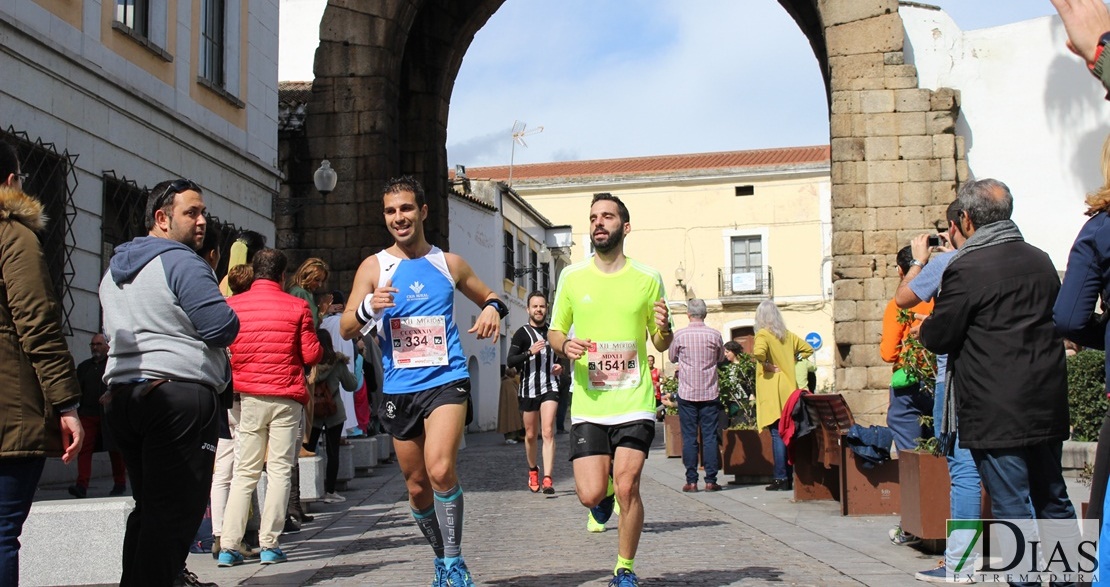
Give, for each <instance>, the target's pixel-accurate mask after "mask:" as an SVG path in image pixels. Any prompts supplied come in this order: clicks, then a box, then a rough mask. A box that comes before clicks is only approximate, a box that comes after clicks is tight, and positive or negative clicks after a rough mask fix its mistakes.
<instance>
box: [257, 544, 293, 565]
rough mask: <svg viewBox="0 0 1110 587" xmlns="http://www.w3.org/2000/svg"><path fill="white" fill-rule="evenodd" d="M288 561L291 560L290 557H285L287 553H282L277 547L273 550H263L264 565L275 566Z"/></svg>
mask: <svg viewBox="0 0 1110 587" xmlns="http://www.w3.org/2000/svg"><path fill="white" fill-rule="evenodd" d="M287 560H289V557H287V556H285V553H284V552H282V551H281V549H280V548H278V547H276V546H275V547H273V548H263V549H262V561H261V563H262V564H264V565H274V564H277V563H283V562H285V561H287Z"/></svg>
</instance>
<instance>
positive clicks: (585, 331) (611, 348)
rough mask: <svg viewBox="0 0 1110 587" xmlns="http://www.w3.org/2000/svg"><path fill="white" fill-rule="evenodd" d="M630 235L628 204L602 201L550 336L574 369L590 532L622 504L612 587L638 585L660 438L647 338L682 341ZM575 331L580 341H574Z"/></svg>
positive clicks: (581, 489)
mask: <svg viewBox="0 0 1110 587" xmlns="http://www.w3.org/2000/svg"><path fill="white" fill-rule="evenodd" d="M631 230H632V225H631V224H630V222H629V214H628V208H627V207H625V205H624V203H623V202H621V201H620V199H619V198H617V197H615V196H613V195H611V194H608V193H601V194H594V199H593V202H592V203H591V205H590V240H591V241H592V243H593V246H594V253H595V254H594V256H593V257H591V258H590V259H588V260H587V261H585V262H582V263H578V264H575V265H572V266H570V267H567V268H566V269H564V270H563V272H562V274H561V275H560V277H559V287H558V290H557V293H556V298H555V305H554V310H553V313H552V322H551V328H550V330H549V331H548V342H549V344H550V345H551V348H553V349H557V350H558V351H559V352H560V354H563V355H565V356H566V357H567V358H569V359H570V360H571V361H573V365H574V376H573V379H574V384H573V385H574V401H573V402H572V403H571V423H572V428H571V438H570V443H571V457H570V458H571V460H572V461H573V462H574V481H575V486H576V488H577V491H578V499H579V501H581V502H582V505H585V506H586V507H588V508H590V514H589V520H588V523H587V527H588V528H589V529H590V530H591V531H601V530H604V528H605V522H606V521H607V520H608V519H609V516H610V515H612V513H613V507H614V497H615V498H616V501H617V503H619V505H620V510H621V516H620V520H619V523H618V532H619V546H618V552H617V566H616V569H615V570H614V572H613V580H612V581H611V582H610V583H609V585H610V587H638V586H639V580H638V579H637V578H636V574H635V572H633V568H632V567H633V561H634V559H635V557H636V549H637V548H638V547H639V544H640V533H641V532H642V530H643V526H644V507H643V502H642V501H641V500H640V490H639V487H640V476H641V474H642V473H643V469H644V460H645V459H646V458H647V453H648V450H649V449H650V448H651V442H652V440H653V439H654V438H655V392H654V389H653V387H652V384H651V373H650V371H649V370H648V367H647V340H648V339H649V338H650V339H651V343H652V345H654V346H655V348H656V349H657V350H659V351H665V350H667V348H668V347H669V346H670V344H671V340H672V338H673V335H672V334H671V322H670V312H669V310H668V309H667V301H666V299H665V298H664V295H663V279H662V278H661V277H660V276H659V272H658V271H656V270H654V269H652V268H650V267H648V266H646V265H643V264H642V263H639V262H637V261H634V260H632V259H629V258H628V257H626V256H625V255H624V236H625V235H626V234H628V233H629V231H631ZM571 326H573V327H574V333H575V334H574V337H573V338H572V337H568V336H567V332H569V331H570V328H571ZM610 471H612V476H613V480H612V484H610V479H609V475H610ZM614 491H615V496H614Z"/></svg>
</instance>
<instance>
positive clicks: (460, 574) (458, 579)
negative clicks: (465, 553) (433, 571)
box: [443, 558, 474, 587]
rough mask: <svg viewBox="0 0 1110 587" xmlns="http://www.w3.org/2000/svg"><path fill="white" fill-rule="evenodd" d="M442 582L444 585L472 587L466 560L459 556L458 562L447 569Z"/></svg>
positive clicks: (447, 586) (448, 586)
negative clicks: (445, 577) (445, 578)
mask: <svg viewBox="0 0 1110 587" xmlns="http://www.w3.org/2000/svg"><path fill="white" fill-rule="evenodd" d="M443 584H444V585H445V586H446V587H474V580H473V579H471V578H470V571H469V570H468V569H467V568H466V561H464V560H462V559H461V558H460V559H459V562H457V563H455V564H454V566H452V567H451V568H449V569H447V580H446V581H445V582H444V583H443Z"/></svg>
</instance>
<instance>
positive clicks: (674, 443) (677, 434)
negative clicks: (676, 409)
mask: <svg viewBox="0 0 1110 587" xmlns="http://www.w3.org/2000/svg"><path fill="white" fill-rule="evenodd" d="M663 444H664V446H665V448H666V451H667V458H673V457H681V456H682V424H681V423H680V422H679V420H678V414H674V415H671V414H667V415H665V416H663Z"/></svg>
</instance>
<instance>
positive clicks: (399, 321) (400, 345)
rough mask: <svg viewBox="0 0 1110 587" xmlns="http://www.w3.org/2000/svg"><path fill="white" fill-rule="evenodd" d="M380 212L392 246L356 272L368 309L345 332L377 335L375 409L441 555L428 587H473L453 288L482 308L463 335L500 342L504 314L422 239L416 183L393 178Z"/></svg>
mask: <svg viewBox="0 0 1110 587" xmlns="http://www.w3.org/2000/svg"><path fill="white" fill-rule="evenodd" d="M382 208H383V212H384V214H385V224H386V227H387V228H388V229H389V232H390V234H391V235H392V236H393V240H394V243H393V245H392V246H390V247H389V248H387V249H385V250H383V251H381V252H379V253H377V254H376V255H374V256H371V257H368V258H367V259H366V260H364V261H363V262H362V264H361V265H360V266H359V268H358V271H357V272H356V273H355V279H354V283H353V285H352V286H351V298H350V299H351V300H362V302H361V304H358V305H356V304H348V306H347V310H346V311H345V312H344V313H343V316H342V318H341V319H340V326H341V329H342V332H343V336H344V337H345V338H348V339H350V338H353V337H355V336H357V335H358V334H359V332H360V331H361V332H363V333H367V332H370V331H371V329H372V328H373V327H375V326H376V327H377V332H378V338H379V341H380V342H381V349H382V364H383V367H384V374H385V377H384V384H383V392H384V393H383V397H382V399H381V402H380V405H379V406H377V410H378V413H379V414H381V421H382V425H383V427H384V428H385V430H386V431H387V432H388V433H389V434H390V435H392V436H393V447H394V450H395V451H396V453H397V461H398V463H399V464H400V465H401V472H402V473H403V474H404V476H405V484H406V485H407V487H408V492H409V505H410V506H411V507H412V514H413V517H414V518H416V523H417V525H418V526H419V527H420V530H421V532H423V534H424V537H425V538H427V540H428V542H429V543H430V544H431V546H432V549H433V550H434V551H435V556H436V559H435V579H434V580H433V581H432V587H440V586H444V587H447V586H450V587H470V586H472V585H474V582H473V581H472V579H471V577H470V572H469V571H468V570H467V568H466V563H465V562H464V561H463V559H462V550H461V542H462V529H463V491H462V488H461V487H460V486H459V481H458V475H457V472H456V462H457V459H458V453H459V444H460V443H461V441H462V433H463V428H464V426H465V425H466V422H467V420H468V419H469V414H468V412H469V410H470V405H469V404H470V402H469V399H470V379H469V378H468V371H467V367H466V357H465V356H464V355H463V352H462V346H461V344H460V343H459V330H458V327H457V326H456V324H455V321H454V307H453V302H454V293H455V289H456V288H458V290H459V291H460V292H462V294H463V295H465V296H466V297H467V298H469V299H470V300H472V301H473V302H474V303H475V304H478V305H479V306H480V307H482V311H481V314H479V316H478V319H477V321H476V322H475V323H474V326H473V327H471V328H470V330H468V331H467V332H469V333H472V334H474V335H476V336H477V337H478V338H479V339H483V338H492V339H493V341H495V342H496V340H497V338H498V334H499V329H500V326H501V318H503V317H504V316H505V315H506V314H508V308H507V307H506V306H505V304H504V303H503V302H502V301H501V300H500V299H498V297H497V295H496V294H494V293H493V291H491V290H490V288H489V287H487V286H486V284H484V283H482V280H480V279H478V276H476V275H475V274H474V271H473V269H471V267H470V265H469V264H467V262H466V261H464V260H463V259H462V257H459V256H458V255H454V254H452V253H445V252H443V251H442V250H440V249H439V248H438V247H435V246H433V245H431V244H430V243H428V241H427V240H426V239H425V236H424V219H425V218H427V217H428V206H427V204H425V202H424V189H423V188H422V187H421V186H420V183H419V182H418V181H416V180H415V179H413V178H412V177H408V176H405V177H401V178H398V179H393V180H390V181H389V182H388V183H387V184H386V186H385V189H384V190H383V195H382Z"/></svg>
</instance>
